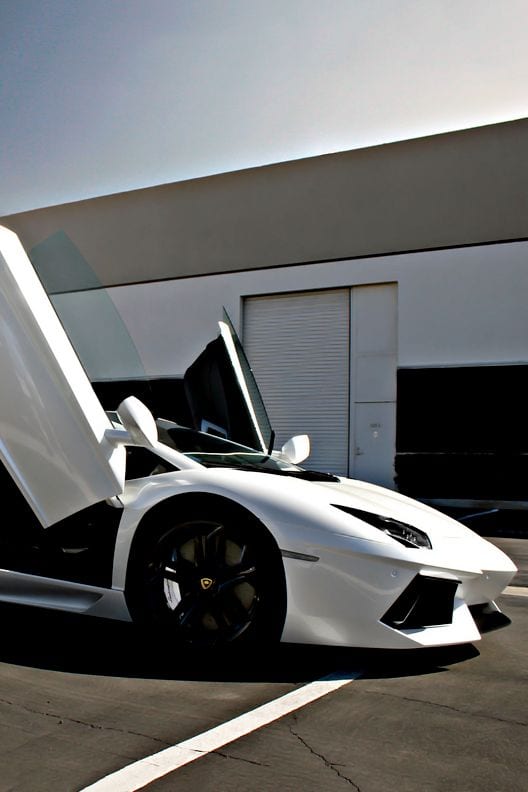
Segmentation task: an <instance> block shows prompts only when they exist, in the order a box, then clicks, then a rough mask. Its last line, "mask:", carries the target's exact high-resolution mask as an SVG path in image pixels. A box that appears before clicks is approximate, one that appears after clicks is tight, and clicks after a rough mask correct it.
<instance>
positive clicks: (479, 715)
mask: <svg viewBox="0 0 528 792" xmlns="http://www.w3.org/2000/svg"><path fill="white" fill-rule="evenodd" d="M375 694H376V695H378V696H388V697H389V698H395V699H398V701H410V702H413V703H415V704H428V705H429V706H431V707H439V708H440V709H446V710H451V712H456V713H457V714H459V715H469V717H470V718H483V719H485V720H492V721H498V722H499V723H508V724H509V725H510V726H528V723H526V721H518V720H512V719H511V718H500V717H499V716H498V715H488V714H486V713H485V712H471V711H470V710H465V709H460V707H453V706H451V705H450V704H440V703H439V702H437V701H428V700H427V699H419V698H412V697H411V696H398V695H396V693H382V692H380V691H375Z"/></svg>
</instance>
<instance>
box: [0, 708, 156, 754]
mask: <svg viewBox="0 0 528 792" xmlns="http://www.w3.org/2000/svg"><path fill="white" fill-rule="evenodd" d="M0 704H7V705H8V706H9V707H17V708H18V709H19V710H21V711H22V712H28V713H30V714H31V715H42V716H43V717H45V718H53V719H55V720H56V721H58V723H59V724H61V723H64V721H66V722H67V723H75V724H77V725H78V726H86V727H87V728H89V729H98V730H100V731H111V732H117V733H118V734H129V735H131V736H133V737H146V738H147V739H148V740H152V741H153V742H156V743H159V744H160V745H164V746H165V747H166V748H168V747H169V746H170V745H172V743H170V742H167V741H166V740H162V739H160V738H159V737H152V735H150V734H144V733H143V732H137V731H133V730H132V729H118V728H117V727H115V726H102V725H101V724H99V723H89V722H87V721H82V720H78V719H77V718H69V717H67V716H66V715H57V714H56V713H55V712H46V711H45V710H38V709H32V708H31V707H25V706H24V705H23V704H17V703H15V702H14V701H9V700H8V699H2V698H0Z"/></svg>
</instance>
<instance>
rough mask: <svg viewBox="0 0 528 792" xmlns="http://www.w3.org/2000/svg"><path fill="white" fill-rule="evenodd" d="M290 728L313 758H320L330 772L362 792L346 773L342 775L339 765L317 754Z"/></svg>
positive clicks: (358, 791)
mask: <svg viewBox="0 0 528 792" xmlns="http://www.w3.org/2000/svg"><path fill="white" fill-rule="evenodd" d="M288 728H289V730H290V733H291V734H292V735H293V736H294V737H296V738H297V739H298V740H299V742H300V743H301V745H304V747H305V748H307V749H308V750H309V751H310V753H311V754H312V755H313V756H317V758H318V759H321V761H322V762H324V764H325V767H328V769H329V770H333V772H334V773H335V774H336V775H337V776H338V777H339V778H341V779H343V781H346V782H347V784H350V785H351V786H353V787H354V789H357V792H361V789H360V788H359V787H358V785H357V784H355V783H354V782H353V781H352V779H351V778H348V776H346V775H344V773H341V772H340V771H339V770H338V769H337V767H338V765H337V764H336V763H334V762H329V761H328V759H327V758H326V757H325V756H323V754H320V753H317V751H314V749H313V748H312V746H311V745H309V744H308V743H307V742H306V740H305V739H303V738H302V737H301V735H300V734H299V733H298V732H296V731H294V730H293V728H292V727H291V726H289V727H288ZM342 766H343V765H340V767H342Z"/></svg>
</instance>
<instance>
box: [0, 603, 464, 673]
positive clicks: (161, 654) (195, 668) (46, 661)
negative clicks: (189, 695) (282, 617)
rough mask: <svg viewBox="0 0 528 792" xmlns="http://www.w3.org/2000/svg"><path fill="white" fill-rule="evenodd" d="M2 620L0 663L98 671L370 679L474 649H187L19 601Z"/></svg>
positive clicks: (2, 612) (442, 663) (444, 661)
mask: <svg viewBox="0 0 528 792" xmlns="http://www.w3.org/2000/svg"><path fill="white" fill-rule="evenodd" d="M0 623H1V625H2V643H1V646H0V662H3V663H11V664H14V665H20V666H27V667H33V668H40V669H47V670H51V671H59V672H65V673H76V674H89V675H97V676H116V677H131V678H134V677H137V678H145V679H177V680H194V681H200V680H203V681H206V680H207V681H219V682H222V681H225V682H228V681H229V682H292V683H303V682H309V681H312V680H313V679H318V678H320V677H323V676H326V675H328V674H333V673H336V672H338V673H345V674H346V673H353V672H361V675H362V676H365V677H369V678H380V677H398V676H414V675H420V674H431V673H438V672H440V671H445V670H447V669H448V667H449V666H450V665H453V664H455V663H459V662H462V661H465V660H468V659H469V658H472V657H476V656H478V654H479V652H478V651H477V650H476V649H475V647H474V646H472V645H470V644H466V645H463V646H456V647H447V648H442V649H421V650H400V651H388V650H365V649H348V648H347V649H341V648H334V647H322V646H298V645H293V644H280V645H278V646H276V647H271V648H269V649H266V651H265V652H262V651H261V652H255V651H250V650H248V649H244V650H242V649H241V648H237V649H234V648H233V649H231V650H229V651H222V652H214V653H213V652H211V651H208V652H192V651H189V650H184V649H182V648H181V647H178V646H177V645H176V644H175V643H173V642H172V641H171V639H170V636H157V637H156V638H155V639H153V637H152V635H151V634H146V633H145V632H143V631H141V630H140V629H139V628H137V627H136V626H134V625H131V624H125V623H122V622H111V621H107V620H103V619H95V618H90V617H86V616H78V615H71V614H62V613H57V612H51V611H45V610H41V609H37V608H26V607H23V606H17V605H1V606H0Z"/></svg>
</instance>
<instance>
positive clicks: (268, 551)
mask: <svg viewBox="0 0 528 792" xmlns="http://www.w3.org/2000/svg"><path fill="white" fill-rule="evenodd" d="M213 511H214V516H213ZM155 537H156V538H153V537H152V534H151V535H150V536H149V538H148V540H147V542H146V544H144V543H142V545H143V549H142V550H141V551H140V552H138V553H136V554H135V560H134V563H133V566H132V581H131V584H132V585H131V589H132V591H131V595H130V597H129V604H130V605H131V612H132V616H133V618H134V620H135V621H140V622H141V623H143V624H147V625H150V626H156V627H157V628H161V630H162V633H163V635H164V637H165V639H166V638H167V637H168V636H167V632H169V634H170V636H171V638H173V639H175V640H177V641H178V642H181V643H182V644H184V645H185V646H187V647H192V648H197V649H213V648H222V647H227V646H230V645H232V644H234V643H236V644H244V645H255V644H257V643H263V642H266V643H270V642H275V641H278V640H279V638H280V633H281V632H282V627H283V624H284V614H285V582H284V571H283V566H282V561H281V559H280V552H279V550H278V548H277V546H276V544H275V542H274V540H273V539H272V537H271V536H270V535H269V533H268V532H267V531H266V529H264V527H263V526H262V525H261V524H260V523H258V522H257V521H256V520H255V519H251V516H250V515H247V514H246V513H245V512H242V511H241V510H238V509H236V508H235V509H228V508H223V509H222V510H221V511H218V510H203V509H202V510H201V511H200V513H199V514H197V513H194V514H193V515H192V516H191V515H190V514H189V515H188V516H186V517H185V516H183V515H180V517H179V519H178V521H176V522H175V523H174V524H172V525H171V524H167V519H166V518H165V525H164V527H163V528H162V529H161V530H159V529H158V531H156V532H155Z"/></svg>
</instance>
